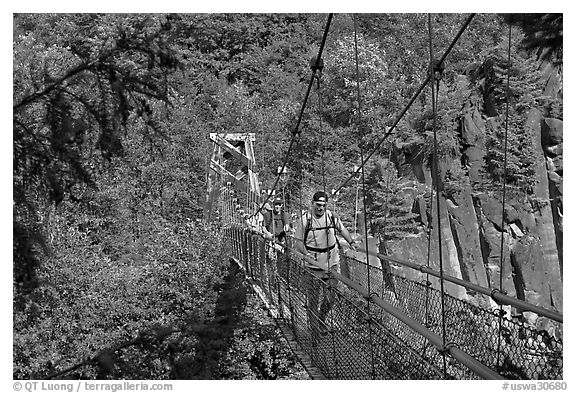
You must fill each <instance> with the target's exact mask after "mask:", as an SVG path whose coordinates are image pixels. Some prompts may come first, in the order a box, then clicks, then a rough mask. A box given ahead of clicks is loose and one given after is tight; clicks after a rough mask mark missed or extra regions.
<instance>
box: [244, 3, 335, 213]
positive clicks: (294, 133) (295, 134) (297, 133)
mask: <svg viewBox="0 0 576 393" xmlns="http://www.w3.org/2000/svg"><path fill="white" fill-rule="evenodd" d="M332 17H333V14H328V19H327V21H326V26H325V28H324V34H323V35H322V41H321V43H320V48H319V49H318V55H317V56H316V62H315V68H314V69H313V71H312V76H311V77H310V82H309V83H308V88H307V89H306V95H305V96H304V101H303V103H302V108H301V109H300V114H299V115H298V121H297V122H296V126H295V127H294V130H293V131H292V138H291V140H290V145H289V146H288V150H287V151H286V154H285V156H284V160H283V162H282V170H281V171H283V170H284V168H286V164H287V163H288V158H289V157H290V153H291V152H292V148H293V147H294V144H295V142H296V139H297V138H299V136H300V131H299V128H300V123H301V122H302V117H303V116H304V109H305V108H306V103H307V102H308V97H309V96H310V90H311V89H312V85H313V84H314V78H315V77H316V71H317V69H318V66H319V64H320V59H321V58H322V52H323V51H324V45H325V44H326V38H327V37H328V31H329V30H330V24H331V23H332ZM279 180H280V175H279V174H278V175H277V176H276V179H275V180H274V184H273V186H272V189H273V190H274V189H276V187H277V185H278V181H279ZM269 199H270V194H269V195H267V196H266V199H265V200H264V201H263V202H262V203H261V205H260V207H259V208H258V210H257V212H256V213H255V214H254V215H256V214H258V213H260V211H261V210H262V209H263V207H264V204H265V203H266V202H268V200H269Z"/></svg>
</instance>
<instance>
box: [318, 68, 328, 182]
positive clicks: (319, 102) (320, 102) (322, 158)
mask: <svg viewBox="0 0 576 393" xmlns="http://www.w3.org/2000/svg"><path fill="white" fill-rule="evenodd" d="M320 77H321V74H318V75H316V81H317V84H316V92H317V93H318V121H319V131H320V160H321V162H322V190H323V191H324V192H326V163H325V161H324V155H325V153H326V146H325V145H324V132H322V93H321V91H320Z"/></svg>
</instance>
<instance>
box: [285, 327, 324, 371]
mask: <svg viewBox="0 0 576 393" xmlns="http://www.w3.org/2000/svg"><path fill="white" fill-rule="evenodd" d="M276 325H278V327H279V328H280V331H282V334H283V335H284V338H285V339H286V342H287V343H288V346H289V347H290V349H291V350H292V352H293V353H294V355H295V356H296V357H297V358H298V359H299V360H300V363H301V364H302V367H304V369H305V370H306V371H307V372H308V375H309V376H310V378H312V379H326V378H325V377H324V374H322V372H321V371H320V369H319V368H318V367H316V366H314V364H312V359H311V358H310V356H309V355H308V353H307V352H306V351H304V350H303V349H302V347H301V346H300V344H298V341H296V338H295V337H294V334H293V333H292V329H290V326H288V324H286V322H284V320H282V319H281V318H277V319H276Z"/></svg>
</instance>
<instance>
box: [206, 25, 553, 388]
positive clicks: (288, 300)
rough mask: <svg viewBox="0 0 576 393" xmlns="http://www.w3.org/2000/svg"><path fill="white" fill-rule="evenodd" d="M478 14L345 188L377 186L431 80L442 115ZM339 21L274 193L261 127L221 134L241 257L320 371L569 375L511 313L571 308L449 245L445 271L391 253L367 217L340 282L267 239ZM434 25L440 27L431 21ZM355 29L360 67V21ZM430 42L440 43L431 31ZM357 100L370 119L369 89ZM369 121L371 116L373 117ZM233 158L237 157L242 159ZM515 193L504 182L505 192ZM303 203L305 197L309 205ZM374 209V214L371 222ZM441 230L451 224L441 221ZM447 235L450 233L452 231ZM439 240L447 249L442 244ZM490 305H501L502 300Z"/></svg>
mask: <svg viewBox="0 0 576 393" xmlns="http://www.w3.org/2000/svg"><path fill="white" fill-rule="evenodd" d="M473 16H474V15H470V16H469V17H468V18H467V19H466V21H465V22H464V23H463V25H462V28H461V29H460V31H459V32H458V33H457V35H456V36H455V38H454V40H453V41H452V42H451V43H450V45H449V46H448V47H447V49H446V50H445V52H444V53H443V55H442V56H441V57H440V58H439V59H435V57H434V56H433V53H432V49H431V56H430V59H431V60H430V70H429V73H428V75H427V77H426V78H425V79H424V81H423V82H422V84H421V85H420V87H419V88H418V89H417V91H416V93H415V94H414V96H413V97H412V99H411V100H410V101H409V102H408V103H407V104H406V106H405V107H404V110H403V111H401V112H400V113H399V115H398V116H397V117H396V120H395V121H394V123H393V124H392V126H391V127H389V128H388V129H387V131H386V133H385V135H384V136H383V138H382V139H381V140H380V141H379V143H378V144H377V146H376V148H375V149H374V150H372V151H371V152H364V151H361V157H360V158H361V163H360V165H358V166H356V167H355V168H354V171H353V173H352V174H350V176H349V177H348V178H347V179H346V180H345V181H344V183H343V184H342V185H341V186H340V187H339V188H338V189H334V190H333V194H332V195H333V196H336V195H338V192H339V191H340V190H341V189H342V188H343V187H344V186H345V185H346V184H347V183H348V182H350V181H351V180H352V179H362V182H363V187H365V184H364V183H365V182H364V177H365V176H364V167H365V164H366V162H367V161H368V159H369V158H370V157H371V156H372V155H373V154H374V153H375V152H376V151H377V149H378V147H379V146H380V145H381V144H382V143H383V142H384V141H385V140H386V138H387V137H388V136H389V135H391V134H392V132H393V131H394V128H395V127H396V125H397V124H398V123H399V121H400V120H401V119H402V117H403V116H404V115H405V114H406V112H407V111H408V108H410V106H411V105H412V103H413V102H414V101H415V100H416V99H417V97H418V96H419V95H420V94H421V92H422V91H423V90H424V89H425V88H426V87H428V86H430V88H431V89H432V94H431V97H432V107H433V110H434V112H435V111H436V105H437V103H436V101H435V96H436V94H437V89H438V84H435V83H434V82H435V81H437V80H438V77H439V76H440V74H441V73H442V71H443V68H442V67H443V64H444V60H445V59H446V58H447V56H448V55H449V53H450V51H451V50H452V48H453V47H454V45H455V44H456V43H457V41H458V39H459V37H460V36H461V35H462V34H463V32H464V31H465V30H466V27H467V26H468V24H469V23H470V21H471V20H472V19H473ZM332 17H333V16H332V14H330V15H329V16H328V20H327V22H326V27H325V30H324V35H323V37H322V42H321V44H320V48H319V51H318V55H317V56H316V58H314V59H313V60H312V62H311V67H310V68H311V71H312V75H311V78H310V82H309V84H308V89H307V91H306V95H305V98H304V101H303V104H302V108H301V110H300V115H299V118H298V121H297V123H296V126H295V128H294V130H293V132H292V139H291V141H290V145H289V147H288V149H287V151H286V155H285V158H284V161H283V165H282V166H281V167H279V168H278V171H277V177H276V179H275V181H274V183H273V186H272V190H273V191H274V192H270V191H268V192H264V193H263V192H262V190H260V188H259V187H260V186H259V182H258V174H257V173H256V171H255V160H256V157H255V153H254V149H253V142H254V140H255V136H254V134H226V133H222V134H211V136H210V138H211V140H212V142H213V146H214V150H213V154H212V158H211V163H210V174H209V177H208V193H207V198H206V210H205V216H206V218H207V219H214V218H215V217H217V218H218V219H219V220H220V222H221V224H222V226H223V230H224V236H225V240H226V242H225V244H226V248H227V252H228V255H229V256H230V258H231V260H232V261H234V262H235V263H237V264H238V265H239V266H241V267H242V269H243V270H244V272H245V274H246V278H247V279H248V280H250V281H251V282H252V284H253V286H254V288H255V289H256V291H257V292H258V294H259V295H260V297H261V299H262V301H263V302H264V303H265V304H266V306H267V308H268V310H269V312H270V313H271V315H272V316H273V317H274V318H275V320H276V321H277V323H278V326H279V327H280V329H281V331H282V332H283V334H284V335H285V337H286V338H287V340H288V342H289V343H290V345H291V347H292V349H293V350H294V352H295V353H296V354H297V355H298V356H299V358H300V360H301V361H302V363H303V364H304V366H305V367H306V368H307V370H308V372H309V373H310V375H311V377H312V378H318V379H324V378H325V379H562V378H563V342H562V339H561V338H557V337H553V336H552V335H550V334H549V333H548V332H547V331H545V330H540V329H537V328H536V327H534V326H532V325H530V324H528V323H526V322H524V321H522V320H519V319H515V318H513V317H512V316H511V315H510V312H509V310H510V309H515V310H519V311H520V312H531V313H534V314H536V315H538V316H539V317H541V318H547V319H549V320H550V321H552V323H554V324H558V325H560V326H561V324H562V323H563V316H562V314H561V313H559V312H557V311H554V310H548V309H545V308H542V307H539V306H536V305H533V304H530V303H529V302H526V301H524V300H520V299H517V298H514V297H511V296H508V295H506V294H505V293H504V291H503V290H502V288H501V287H500V288H488V287H482V286H480V285H477V284H474V283H471V282H469V281H466V280H464V279H462V278H458V277H453V276H450V275H447V274H446V273H445V272H444V267H443V262H442V251H441V250H440V251H439V252H438V253H437V255H438V258H439V263H438V264H437V266H439V267H440V268H439V270H434V269H432V268H430V267H429V266H428V265H424V264H416V263H413V262H409V261H405V260H401V259H399V258H394V257H391V256H389V255H385V254H384V253H381V252H379V251H378V248H377V247H374V246H371V245H370V243H369V242H368V241H367V239H368V238H369V237H370V236H369V234H368V229H367V228H368V225H366V223H364V226H363V228H364V231H365V233H364V234H363V239H364V240H363V246H362V247H360V248H359V249H358V250H357V251H355V252H354V251H350V250H344V249H340V251H339V252H340V269H339V271H330V272H329V275H330V277H331V279H332V280H334V281H335V282H337V284H335V285H332V284H329V283H328V281H326V280H321V279H318V278H317V277H315V276H314V275H312V274H311V273H310V270H309V269H308V268H306V267H305V262H306V261H307V258H309V257H308V256H306V255H304V254H302V253H301V252H299V251H298V249H297V247H295V244H296V242H298V241H302V239H297V238H295V237H294V236H288V237H287V239H286V241H285V242H283V243H278V242H275V241H270V240H268V239H265V238H264V237H263V236H262V233H261V231H260V230H259V228H258V226H257V225H253V223H254V222H256V221H257V220H256V219H257V217H258V215H259V214H260V211H261V210H262V209H263V207H264V206H265V205H266V203H267V202H268V201H269V200H270V198H272V196H273V195H280V194H282V196H283V197H285V193H280V192H278V193H277V194H275V191H276V190H280V187H279V183H280V182H281V181H283V180H284V178H285V176H286V173H287V172H286V165H287V162H288V157H290V155H291V154H293V152H294V150H295V149H296V147H297V144H298V140H299V137H300V134H301V131H300V130H299V126H300V123H301V120H302V116H303V113H304V111H305V107H306V105H307V101H308V98H309V95H310V91H311V89H312V87H313V85H314V82H315V81H316V82H317V84H318V87H319V84H320V79H319V77H318V74H319V73H320V72H321V71H322V60H321V59H322V52H323V50H324V45H325V42H326V37H327V34H328V31H329V26H330V23H331V20H332ZM429 25H430V32H431V31H432V28H431V23H430V19H429ZM354 27H355V31H354V34H355V45H356V71H357V72H358V55H357V40H356V20H354ZM429 38H430V42H431V41H432V34H431V33H430V37H429ZM509 46H510V45H509ZM430 48H432V44H431V43H430ZM357 101H358V106H359V108H358V113H359V117H360V116H361V113H362V108H361V96H360V89H359V88H358V100H357ZM435 119H436V118H435V116H434V145H435V146H434V149H435V151H434V159H436V156H437V151H436V149H437V146H436V120H435ZM358 122H359V123H361V122H362V120H361V118H359V119H358ZM359 128H360V129H361V128H362V127H359ZM361 138H362V135H361V136H360V139H361ZM232 161H235V162H236V164H231V162H232ZM504 166H506V158H505V159H504ZM433 167H434V166H433ZM437 167H438V165H436V168H437ZM235 169H237V171H236V172H234V170H235ZM435 176H436V178H435V181H434V183H435V185H436V187H438V186H439V183H440V181H439V177H438V171H436V173H435ZM324 183H325V181H324ZM324 188H325V184H324ZM505 191H506V188H505V184H504V185H503V192H504V194H505ZM363 193H365V189H363ZM435 195H436V203H437V204H438V208H437V211H439V210H440V209H439V200H440V197H439V195H440V192H439V191H438V190H436V192H435ZM503 204H504V202H503ZM302 205H303V204H302V201H300V206H299V209H298V211H299V212H301V209H302ZM366 216H367V214H366V211H364V214H363V217H364V220H366ZM437 226H438V231H440V222H439V218H438V225H437ZM502 227H503V225H502ZM438 238H439V239H440V238H441V233H440V232H439V233H438ZM438 247H441V242H440V241H439V242H438ZM391 267H402V269H408V270H409V269H412V270H414V271H416V272H418V273H420V274H421V275H425V277H426V279H425V280H422V281H417V280H414V279H409V278H406V277H404V276H403V275H401V274H399V273H396V271H399V269H395V268H391ZM447 286H454V287H458V288H461V289H463V290H464V291H466V292H468V293H474V294H476V295H477V296H478V298H482V299H484V300H485V301H481V302H474V303H472V302H469V301H467V300H464V299H460V298H458V297H455V296H453V295H451V294H449V293H447V291H446V287H447ZM315 297H319V298H320V299H330V302H331V305H332V306H331V308H330V309H329V312H328V314H327V316H326V318H324V319H319V318H318V316H317V315H316V314H315V313H314V312H311V310H310V305H311V302H312V299H313V298H315ZM490 304H492V305H496V307H490V306H489V305H490ZM483 305H485V306H483ZM506 310H508V312H507V311H506ZM318 327H320V328H318Z"/></svg>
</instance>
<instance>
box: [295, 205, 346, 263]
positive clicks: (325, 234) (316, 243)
mask: <svg viewBox="0 0 576 393" xmlns="http://www.w3.org/2000/svg"><path fill="white" fill-rule="evenodd" d="M308 221H309V222H308ZM300 224H301V225H297V226H296V234H295V237H296V238H297V239H304V236H306V238H305V239H304V245H305V247H306V250H307V252H309V253H310V255H311V256H312V258H314V259H315V260H316V263H317V265H320V266H317V265H313V264H311V263H309V262H305V263H306V267H309V268H312V269H324V270H328V268H330V269H336V270H338V266H339V265H340V255H339V251H338V243H337V241H336V234H335V229H336V230H338V231H341V230H342V221H340V219H339V218H338V217H335V216H334V215H333V213H332V212H331V211H330V210H326V212H325V213H324V215H322V217H320V218H317V217H316V216H315V215H314V214H312V213H310V212H307V213H306V214H304V215H303V216H302V219H301V222H300Z"/></svg>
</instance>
